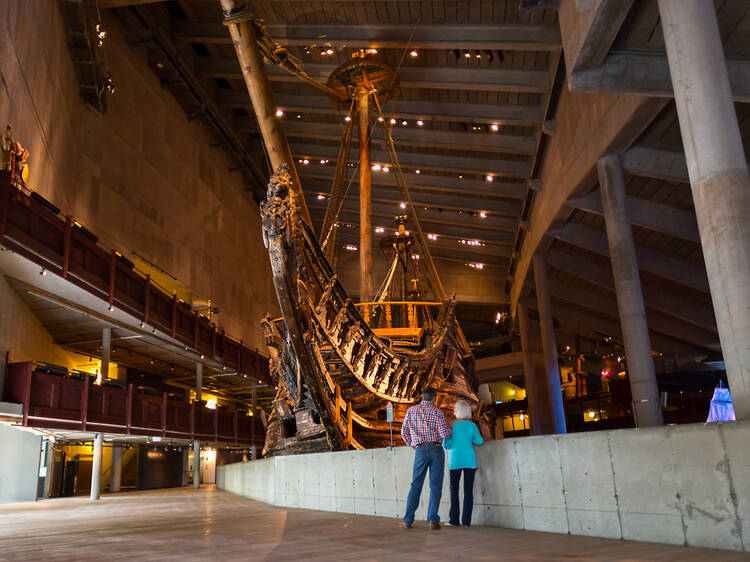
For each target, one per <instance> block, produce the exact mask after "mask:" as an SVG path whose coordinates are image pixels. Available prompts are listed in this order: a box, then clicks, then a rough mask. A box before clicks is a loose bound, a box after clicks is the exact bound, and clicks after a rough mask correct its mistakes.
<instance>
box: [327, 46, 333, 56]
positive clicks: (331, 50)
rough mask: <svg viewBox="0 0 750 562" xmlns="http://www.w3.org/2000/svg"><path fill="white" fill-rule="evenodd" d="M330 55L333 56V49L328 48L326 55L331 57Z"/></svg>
mask: <svg viewBox="0 0 750 562" xmlns="http://www.w3.org/2000/svg"><path fill="white" fill-rule="evenodd" d="M332 54H333V49H331V48H330V47H329V48H328V49H326V55H332Z"/></svg>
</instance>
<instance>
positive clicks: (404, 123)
mask: <svg viewBox="0 0 750 562" xmlns="http://www.w3.org/2000/svg"><path fill="white" fill-rule="evenodd" d="M408 124H409V123H408V122H407V121H406V119H404V120H403V121H401V126H402V127H406V126H407V125H408Z"/></svg>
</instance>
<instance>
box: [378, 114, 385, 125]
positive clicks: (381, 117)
mask: <svg viewBox="0 0 750 562" xmlns="http://www.w3.org/2000/svg"><path fill="white" fill-rule="evenodd" d="M378 121H379V122H380V123H382V122H383V121H385V119H383V116H382V115H381V116H380V117H378Z"/></svg>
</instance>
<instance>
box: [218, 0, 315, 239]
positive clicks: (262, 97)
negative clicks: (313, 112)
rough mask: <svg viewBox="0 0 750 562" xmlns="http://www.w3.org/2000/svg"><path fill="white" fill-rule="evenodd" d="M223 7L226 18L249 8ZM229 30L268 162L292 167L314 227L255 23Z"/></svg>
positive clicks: (228, 0)
mask: <svg viewBox="0 0 750 562" xmlns="http://www.w3.org/2000/svg"><path fill="white" fill-rule="evenodd" d="M220 3H221V8H222V10H223V11H224V15H225V16H226V17H231V16H234V15H237V14H240V13H241V12H242V11H243V10H244V9H245V5H246V2H245V0H220ZM227 27H228V28H229V34H230V35H231V36H232V43H233V44H234V50H235V51H236V52H237V58H238V59H239V61H240V68H241V69H242V75H243V76H244V78H245V85H246V86H247V91H248V93H249V94H250V102H251V103H252V105H253V110H254V111H255V117H256V118H257V119H258V126H259V127H260V132H261V136H262V137H263V142H264V143H265V146H266V152H267V153H268V159H269V160H270V161H271V167H272V168H273V171H274V172H275V171H276V170H277V169H278V167H279V166H281V165H284V164H286V165H287V166H288V167H289V174H290V175H291V176H292V189H293V190H294V193H295V196H296V197H295V199H296V201H295V203H296V204H297V206H298V208H299V210H300V212H301V214H302V218H303V219H304V220H306V221H307V223H308V224H309V225H310V226H312V221H311V220H310V214H309V212H308V210H307V205H306V204H305V197H304V195H303V194H302V186H301V185H300V181H299V177H298V176H297V169H296V168H295V167H294V159H293V157H292V151H291V149H290V148H289V143H288V142H287V140H286V135H285V134H284V130H283V129H282V128H281V119H280V118H279V116H278V115H276V110H277V109H278V108H277V107H276V105H275V104H274V102H273V95H272V93H271V83H270V82H269V80H268V76H267V75H266V71H265V69H264V67H263V57H262V55H261V54H260V51H259V49H258V44H257V38H256V31H255V28H254V27H253V22H252V21H251V20H250V19H247V20H244V21H238V22H237V23H230V24H228V25H227Z"/></svg>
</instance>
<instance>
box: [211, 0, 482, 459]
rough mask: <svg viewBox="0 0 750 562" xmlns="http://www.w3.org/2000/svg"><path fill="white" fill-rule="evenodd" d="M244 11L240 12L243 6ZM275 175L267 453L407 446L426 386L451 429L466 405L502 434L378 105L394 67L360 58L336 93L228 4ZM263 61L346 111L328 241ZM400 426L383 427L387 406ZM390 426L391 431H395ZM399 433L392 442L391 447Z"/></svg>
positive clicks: (268, 211)
mask: <svg viewBox="0 0 750 562" xmlns="http://www.w3.org/2000/svg"><path fill="white" fill-rule="evenodd" d="M237 4H242V5H241V6H239V7H237V6H236V5H237ZM222 6H223V8H224V15H225V25H227V26H228V27H229V30H230V33H231V35H232V39H233V42H234V46H235V50H236V52H237V55H238V58H239V61H240V65H241V67H242V70H243V74H244V77H245V81H246V84H247V86H248V91H249V93H250V98H251V100H252V104H253V108H254V110H255V114H256V116H257V118H258V122H259V125H260V131H261V135H262V137H263V142H264V144H265V149H266V152H267V154H268V157H269V160H270V163H271V166H272V169H273V170H275V172H274V174H273V176H272V177H271V178H270V182H269V183H268V190H267V194H266V199H265V201H264V202H262V203H261V214H262V221H263V234H264V242H265V244H266V247H267V249H268V253H269V257H270V262H271V268H272V272H273V281H274V284H275V288H276V293H277V296H278V301H279V306H280V309H281V318H278V319H275V320H274V319H272V318H270V317H266V318H265V319H264V320H263V321H262V326H263V328H264V330H265V334H266V342H267V345H268V349H269V353H270V367H271V369H270V370H271V374H272V376H273V378H274V380H275V381H276V385H277V394H276V396H275V400H274V402H273V409H272V411H271V412H270V414H269V415H267V416H266V415H265V414H264V424H265V425H266V442H265V446H264V449H263V454H264V456H273V455H286V454H296V453H308V452H319V451H331V450H344V449H352V448H356V449H363V448H372V447H385V446H388V445H389V444H390V443H391V439H393V443H394V444H395V445H403V441H402V439H401V436H400V428H401V422H402V421H403V418H404V415H405V413H406V410H407V409H408V408H409V407H410V406H412V405H413V404H415V403H417V402H419V401H420V399H421V392H422V390H423V389H424V388H426V387H434V388H436V389H437V391H438V397H437V405H438V406H439V407H440V408H442V409H443V411H444V412H445V414H446V417H447V418H451V417H452V415H453V406H454V404H455V402H456V401H457V400H466V401H468V402H469V403H470V404H471V405H472V410H473V413H474V419H475V421H477V422H478V423H479V426H480V430H481V431H482V433H483V434H484V436H485V438H491V437H492V433H493V424H492V420H491V417H490V416H491V414H490V412H489V409H488V408H487V407H486V405H485V404H483V403H481V402H480V400H479V399H478V398H477V395H476V392H477V380H476V378H475V375H474V358H473V356H472V354H471V351H470V348H469V345H468V343H467V341H466V339H465V337H464V335H463V333H462V331H461V328H460V326H459V324H458V322H457V320H456V318H455V314H454V311H455V303H454V300H453V298H452V297H449V296H448V295H446V292H445V289H444V288H443V285H442V283H441V282H440V278H439V276H438V272H437V270H436V268H435V265H434V262H433V260H432V257H431V256H430V251H429V248H428V245H427V242H426V239H425V235H424V233H423V232H422V229H421V226H420V223H419V217H418V216H417V212H416V209H415V207H414V205H412V202H411V197H410V195H409V191H408V187H407V185H406V182H405V180H404V176H403V173H402V171H401V168H400V166H399V163H398V157H397V155H396V151H395V147H394V143H393V140H392V137H391V133H390V122H389V119H387V118H386V117H385V116H384V115H383V112H382V109H381V108H382V105H383V104H384V103H385V102H386V101H387V100H389V99H390V98H391V97H392V96H393V95H394V93H395V91H396V89H397V87H398V75H397V72H396V70H395V69H394V68H392V67H390V66H388V65H387V64H385V63H384V62H382V61H379V60H378V59H377V58H376V57H375V56H373V55H372V54H371V53H368V52H365V51H361V52H360V53H358V54H357V55H356V56H355V57H354V58H353V59H352V60H351V61H349V62H347V63H346V64H344V65H342V66H340V67H339V68H337V69H336V70H335V71H334V72H333V74H332V75H331V76H330V78H329V79H328V82H327V84H322V83H319V82H317V81H315V80H313V79H312V78H311V77H309V76H308V75H307V74H305V73H304V71H303V70H302V69H301V68H300V67H299V65H298V64H297V62H296V61H295V60H293V59H292V58H291V57H290V56H289V54H288V53H287V52H286V50H285V49H284V48H283V47H281V46H280V45H278V44H275V43H274V42H273V41H272V40H271V39H270V38H268V37H267V36H266V35H265V32H264V29H263V24H262V21H259V20H257V19H255V18H254V17H253V15H252V13H250V12H249V11H248V9H247V8H244V9H243V6H244V4H243V3H242V2H236V1H234V0H222ZM264 59H265V60H266V61H268V62H269V63H270V64H277V65H279V66H281V67H282V68H284V69H285V70H287V71H289V72H290V73H293V74H295V75H297V76H298V77H300V79H302V80H306V81H308V82H311V83H313V84H314V85H316V86H317V87H319V88H321V89H323V90H325V91H326V92H327V93H328V95H329V96H330V98H331V101H332V102H333V103H335V104H337V105H339V106H340V107H342V111H346V114H345V115H346V116H345V118H344V123H345V127H344V132H343V137H342V142H341V148H340V151H339V158H338V160H337V167H336V174H335V179H334V180H333V185H332V187H331V192H330V197H329V203H328V207H327V211H326V214H325V219H324V221H323V224H322V228H321V231H320V232H319V233H318V234H317V236H316V233H315V232H314V230H313V227H312V223H311V221H310V218H309V214H308V211H307V207H306V204H305V200H304V198H303V196H302V188H301V185H300V181H299V178H298V176H297V173H296V170H295V167H294V161H293V159H292V156H291V152H290V149H289V145H288V144H287V141H286V138H285V135H284V132H283V130H282V127H281V120H280V119H279V115H277V114H276V107H275V106H274V104H273V100H272V96H271V88H270V85H269V82H268V78H267V76H266V74H265V70H264ZM355 120H356V121H357V122H358V137H359V142H358V150H359V161H358V165H357V167H358V173H359V193H360V210H361V213H360V246H359V253H360V300H361V302H354V301H353V300H352V298H351V297H350V296H349V295H348V294H347V291H346V290H345V289H344V287H343V286H342V284H341V282H340V280H339V278H338V277H337V275H336V270H335V259H336V252H335V248H336V230H337V226H338V223H337V216H338V214H339V212H340V210H341V207H342V203H343V200H344V197H345V196H346V187H347V184H348V183H351V182H348V181H347V178H346V172H347V166H346V162H347V159H348V154H349V150H350V149H349V145H350V142H351V139H352V133H353V129H354V122H355ZM377 125H380V126H382V127H383V134H384V137H385V140H386V144H387V147H388V152H389V155H390V158H391V163H392V170H393V172H394V173H395V175H396V177H397V178H398V184H399V187H400V190H401V194H402V197H403V201H404V202H405V207H406V209H405V210H404V212H405V214H404V215H402V216H397V217H394V221H395V225H396V226H395V228H396V230H395V232H394V235H393V236H390V237H386V238H384V240H383V241H382V245H383V246H384V247H385V248H386V249H387V250H389V251H390V252H391V258H392V260H391V265H390V267H389V268H388V272H387V275H386V278H385V280H384V281H383V283H382V285H381V286H380V288H379V290H377V291H373V288H372V283H373V280H372V224H371V221H370V158H369V140H370V136H371V133H372V128H373V126H377ZM389 402H390V403H391V404H392V406H393V413H394V416H393V417H394V423H393V425H392V427H391V425H390V424H389V423H388V421H387V420H386V409H387V406H388V403H389ZM391 429H392V434H391ZM391 435H392V437H391Z"/></svg>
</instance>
